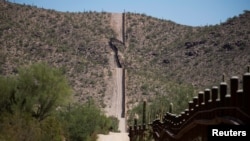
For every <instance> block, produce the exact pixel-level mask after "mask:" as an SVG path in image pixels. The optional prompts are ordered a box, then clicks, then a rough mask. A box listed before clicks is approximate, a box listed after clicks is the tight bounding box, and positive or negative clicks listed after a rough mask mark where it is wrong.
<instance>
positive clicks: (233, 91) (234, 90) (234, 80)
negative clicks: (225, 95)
mask: <svg viewBox="0 0 250 141" xmlns="http://www.w3.org/2000/svg"><path fill="white" fill-rule="evenodd" d="M238 85H239V78H238V77H237V76H233V77H232V78H231V80H230V92H231V102H232V106H236V105H237V104H236V103H237V101H236V96H237V95H236V94H237V90H238Z"/></svg>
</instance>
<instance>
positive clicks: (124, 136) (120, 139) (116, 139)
mask: <svg viewBox="0 0 250 141" xmlns="http://www.w3.org/2000/svg"><path fill="white" fill-rule="evenodd" d="M97 141H129V137H128V133H114V132H110V133H109V134H108V135H98V139H97Z"/></svg>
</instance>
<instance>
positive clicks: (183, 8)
mask: <svg viewBox="0 0 250 141" xmlns="http://www.w3.org/2000/svg"><path fill="white" fill-rule="evenodd" d="M9 1H11V2H15V3H20V4H24V3H25V4H28V5H34V6H37V7H40V8H45V9H54V10H56V11H62V12H67V11H68V12H84V11H96V12H102V11H105V12H118V13H122V12H123V11H124V10H125V11H126V12H133V13H144V14H146V15H148V16H153V17H156V18H160V19H165V20H171V21H173V22H176V23H178V24H183V25H190V26H205V25H216V24H220V23H221V22H225V21H226V20H227V19H228V18H231V17H234V16H238V15H239V14H242V13H243V12H244V10H250V0H154V1H153V0H9Z"/></svg>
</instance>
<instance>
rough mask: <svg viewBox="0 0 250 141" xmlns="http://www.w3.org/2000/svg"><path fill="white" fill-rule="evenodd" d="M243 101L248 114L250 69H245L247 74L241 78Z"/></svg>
mask: <svg viewBox="0 0 250 141" xmlns="http://www.w3.org/2000/svg"><path fill="white" fill-rule="evenodd" d="M243 95H244V96H243V97H244V98H243V99H244V108H245V111H246V112H247V113H250V104H249V101H250V67H249V66H248V67H247V73H245V74H244V76H243Z"/></svg>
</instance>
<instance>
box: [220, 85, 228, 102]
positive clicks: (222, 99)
mask: <svg viewBox="0 0 250 141" xmlns="http://www.w3.org/2000/svg"><path fill="white" fill-rule="evenodd" d="M226 94H227V83H226V82H221V83H220V102H221V106H225V105H224V104H225V99H226Z"/></svg>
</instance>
